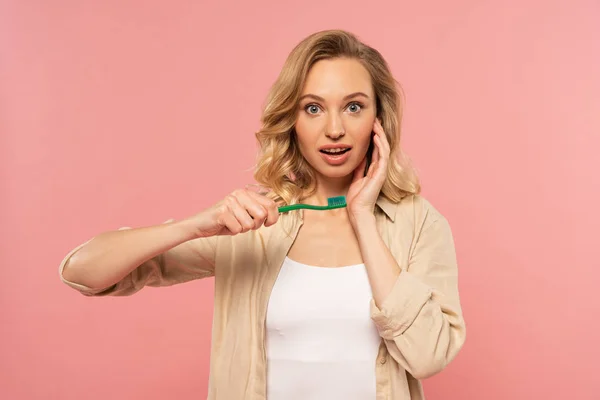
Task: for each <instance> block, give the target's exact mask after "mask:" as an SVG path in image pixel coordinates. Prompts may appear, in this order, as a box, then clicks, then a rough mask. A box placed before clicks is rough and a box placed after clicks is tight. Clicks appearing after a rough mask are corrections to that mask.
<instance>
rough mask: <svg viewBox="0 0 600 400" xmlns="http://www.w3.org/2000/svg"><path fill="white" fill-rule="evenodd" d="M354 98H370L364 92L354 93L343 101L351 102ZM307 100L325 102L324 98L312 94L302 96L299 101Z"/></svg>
mask: <svg viewBox="0 0 600 400" xmlns="http://www.w3.org/2000/svg"><path fill="white" fill-rule="evenodd" d="M354 97H365V98H367V99H368V98H369V96H368V95H367V94H365V93H363V92H354V93H351V94H349V95H348V96H345V97H344V99H343V100H349V99H352V98H354ZM305 98H311V99H314V100H318V101H322V102H325V99H324V98H322V97H320V96H317V95H316V94H312V93H309V94H305V95H304V96H301V97H300V99H299V101H302V100H304V99H305Z"/></svg>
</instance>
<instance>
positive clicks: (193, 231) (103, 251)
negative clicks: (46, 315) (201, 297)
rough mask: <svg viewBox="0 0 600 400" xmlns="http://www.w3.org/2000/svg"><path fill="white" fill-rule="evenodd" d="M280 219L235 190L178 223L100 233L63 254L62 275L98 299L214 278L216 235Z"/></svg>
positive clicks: (262, 202) (263, 202) (270, 205)
mask: <svg viewBox="0 0 600 400" xmlns="http://www.w3.org/2000/svg"><path fill="white" fill-rule="evenodd" d="M278 217H279V213H278V212H277V206H276V204H275V203H274V202H273V201H272V200H269V199H267V198H266V197H263V196H260V195H258V194H256V193H253V192H249V191H247V190H237V191H235V192H233V193H232V194H231V195H229V196H227V198H226V199H225V200H223V201H221V202H219V203H218V204H216V205H215V206H213V207H211V208H209V209H207V210H205V211H203V212H201V213H199V214H197V215H195V216H193V217H190V218H187V219H185V220H182V221H180V222H168V223H165V224H162V225H158V226H151V227H145V228H136V229H129V228H126V229H121V230H118V231H111V232H105V233H102V234H100V235H98V236H96V237H94V238H93V239H91V240H89V241H88V242H86V243H84V244H82V245H80V246H78V247H77V248H75V249H73V250H72V251H71V252H70V253H69V254H67V256H66V257H65V258H64V260H63V262H62V263H61V264H60V267H59V272H60V277H61V280H62V281H63V282H64V283H66V284H67V285H69V286H71V287H73V288H74V289H76V290H78V291H80V292H81V293H82V294H85V295H88V296H92V295H96V296H98V295H108V294H110V295H129V294H133V293H135V292H137V291H139V290H141V289H142V288H143V287H144V286H169V285H173V284H176V283H183V282H187V281H190V280H192V279H199V278H203V277H208V276H212V275H214V272H215V258H216V257H215V256H216V247H217V236H219V235H237V234H239V233H244V232H247V231H249V230H253V229H258V228H259V227H260V226H262V225H265V226H270V225H273V224H274V223H275V222H276V221H277V219H278Z"/></svg>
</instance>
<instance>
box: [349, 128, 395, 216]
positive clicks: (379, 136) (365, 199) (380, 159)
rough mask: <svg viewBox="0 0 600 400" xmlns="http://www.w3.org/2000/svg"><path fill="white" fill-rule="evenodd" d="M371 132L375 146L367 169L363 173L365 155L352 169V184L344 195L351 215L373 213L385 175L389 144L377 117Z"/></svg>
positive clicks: (365, 160) (365, 163) (365, 161)
mask: <svg viewBox="0 0 600 400" xmlns="http://www.w3.org/2000/svg"><path fill="white" fill-rule="evenodd" d="M373 133H374V135H373V142H374V144H375V147H374V149H373V157H372V160H371V165H370V167H369V170H368V171H367V174H366V175H364V171H365V168H366V165H367V158H366V157H365V158H364V160H363V161H362V162H361V163H360V165H359V166H358V168H356V170H355V171H354V177H353V179H352V184H351V185H350V189H348V194H347V195H346V202H347V204H348V211H349V212H350V214H351V215H353V216H358V215H363V214H366V213H370V214H373V211H374V209H375V203H376V202H377V198H378V197H379V193H380V192H381V188H382V187H383V184H384V182H385V180H386V177H387V168H388V162H389V158H390V144H389V142H388V140H387V137H386V136H385V132H384V131H383V127H382V126H381V122H380V121H379V119H377V120H375V123H374V124H373Z"/></svg>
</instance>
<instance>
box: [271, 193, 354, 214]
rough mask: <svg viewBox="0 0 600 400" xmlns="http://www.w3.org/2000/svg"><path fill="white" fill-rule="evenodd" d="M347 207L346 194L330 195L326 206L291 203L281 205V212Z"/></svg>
mask: <svg viewBox="0 0 600 400" xmlns="http://www.w3.org/2000/svg"><path fill="white" fill-rule="evenodd" d="M344 207H346V196H337V197H330V198H328V199H327V205H326V206H313V205H310V204H291V205H289V206H282V207H279V212H280V213H284V212H288V211H292V210H301V209H304V210H333V209H334V208H344Z"/></svg>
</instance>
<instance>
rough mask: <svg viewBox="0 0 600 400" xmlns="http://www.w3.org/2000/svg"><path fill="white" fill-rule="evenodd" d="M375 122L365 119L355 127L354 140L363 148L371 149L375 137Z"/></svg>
mask: <svg viewBox="0 0 600 400" xmlns="http://www.w3.org/2000/svg"><path fill="white" fill-rule="evenodd" d="M374 121H375V119H373V121H371V120H370V119H365V120H362V121H360V122H359V123H358V124H356V125H355V126H354V129H353V131H354V135H353V136H354V140H355V141H356V144H357V145H359V146H361V147H365V148H366V147H369V144H370V143H371V138H372V137H373V122H374Z"/></svg>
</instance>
